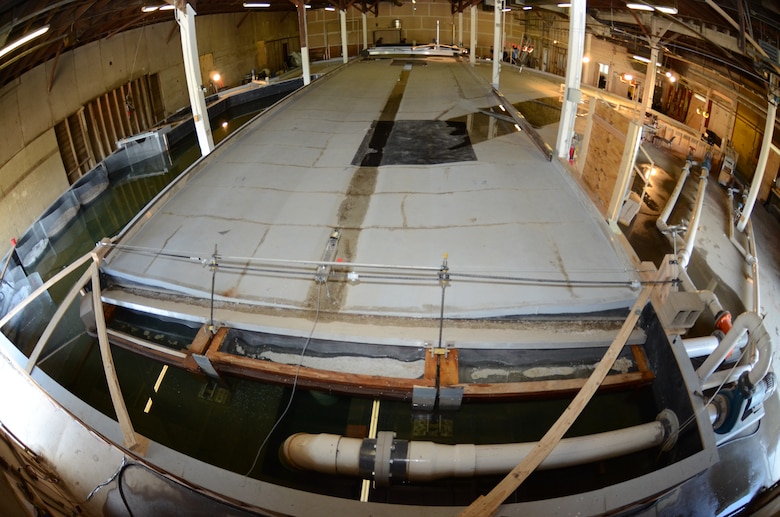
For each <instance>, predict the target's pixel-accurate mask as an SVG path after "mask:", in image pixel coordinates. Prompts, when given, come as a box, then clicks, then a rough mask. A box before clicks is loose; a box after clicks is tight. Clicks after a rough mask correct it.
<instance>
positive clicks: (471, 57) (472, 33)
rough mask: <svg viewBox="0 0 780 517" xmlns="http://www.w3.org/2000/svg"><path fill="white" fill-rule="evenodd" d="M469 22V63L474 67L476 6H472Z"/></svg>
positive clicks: (475, 53) (475, 56) (475, 58)
mask: <svg viewBox="0 0 780 517" xmlns="http://www.w3.org/2000/svg"><path fill="white" fill-rule="evenodd" d="M469 22H470V24H471V30H470V31H469V63H470V64H471V66H474V65H475V64H476V63H477V6H476V5H472V6H471V11H470V16H469Z"/></svg>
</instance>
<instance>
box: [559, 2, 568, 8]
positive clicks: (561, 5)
mask: <svg viewBox="0 0 780 517" xmlns="http://www.w3.org/2000/svg"><path fill="white" fill-rule="evenodd" d="M558 7H571V2H565V3H562V4H558Z"/></svg>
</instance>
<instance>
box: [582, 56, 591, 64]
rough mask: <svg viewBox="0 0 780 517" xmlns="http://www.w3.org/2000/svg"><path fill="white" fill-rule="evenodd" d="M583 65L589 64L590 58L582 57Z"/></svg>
mask: <svg viewBox="0 0 780 517" xmlns="http://www.w3.org/2000/svg"><path fill="white" fill-rule="evenodd" d="M582 62H583V63H590V56H582Z"/></svg>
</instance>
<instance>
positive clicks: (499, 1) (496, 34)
mask: <svg viewBox="0 0 780 517" xmlns="http://www.w3.org/2000/svg"><path fill="white" fill-rule="evenodd" d="M583 2H584V0H583ZM503 8H504V0H496V1H495V5H494V6H493V81H492V82H493V88H495V89H498V77H499V75H501V59H502V58H503V56H504V50H503V49H502V48H501V33H502V32H503V31H502V28H501V10H502V9H503Z"/></svg>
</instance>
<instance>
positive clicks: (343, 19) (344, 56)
mask: <svg viewBox="0 0 780 517" xmlns="http://www.w3.org/2000/svg"><path fill="white" fill-rule="evenodd" d="M339 22H340V24H341V61H342V62H343V63H347V61H349V47H348V46H347V10H346V9H339Z"/></svg>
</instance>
